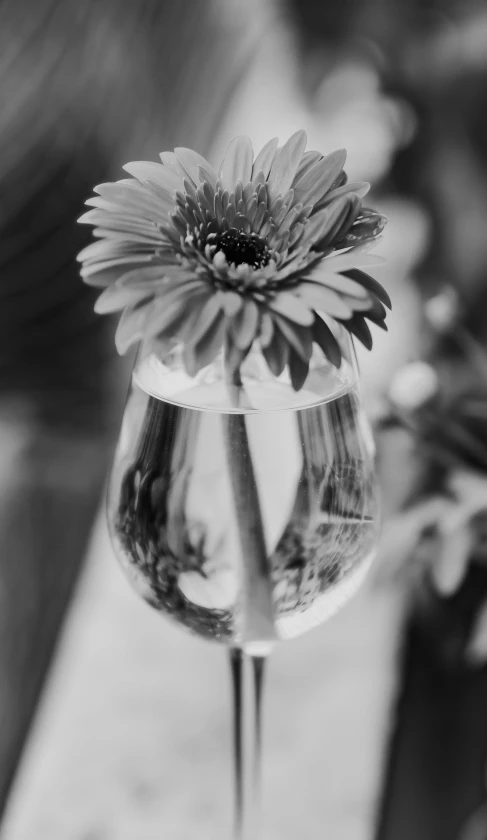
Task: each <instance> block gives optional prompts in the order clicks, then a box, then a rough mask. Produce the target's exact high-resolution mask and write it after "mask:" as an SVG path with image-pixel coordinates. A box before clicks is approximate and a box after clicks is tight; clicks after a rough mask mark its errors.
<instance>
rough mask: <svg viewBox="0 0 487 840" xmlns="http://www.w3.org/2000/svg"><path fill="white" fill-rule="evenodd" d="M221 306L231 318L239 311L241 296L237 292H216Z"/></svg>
mask: <svg viewBox="0 0 487 840" xmlns="http://www.w3.org/2000/svg"><path fill="white" fill-rule="evenodd" d="M218 296H219V298H220V303H221V306H222V308H223V310H224V312H225V315H228V317H229V318H233V316H234V315H236V314H237V312H240V310H241V308H242V304H243V298H242V296H241V295H239V294H238V293H237V292H218Z"/></svg>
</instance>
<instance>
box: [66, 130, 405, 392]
mask: <svg viewBox="0 0 487 840" xmlns="http://www.w3.org/2000/svg"><path fill="white" fill-rule="evenodd" d="M305 148H306V134H305V132H304V131H298V132H296V134H293V136H292V137H290V139H289V140H288V141H287V142H286V143H285V144H284V145H283V146H282V147H279V146H278V140H277V139H273V140H270V141H269V143H267V144H266V145H265V146H264V148H263V149H262V150H261V151H260V152H259V154H258V155H257V156H256V157H255V158H254V154H253V150H252V144H251V141H250V139H249V138H248V137H237V138H235V139H234V140H232V142H231V143H230V145H229V147H228V150H227V152H226V154H225V157H224V159H223V161H222V163H221V166H220V168H219V169H218V170H215V169H214V168H213V167H212V166H211V164H210V163H209V162H208V161H207V160H205V158H203V157H201V155H199V154H197V153H196V152H194V151H192V150H190V149H184V148H177V149H175V150H174V152H163V153H162V154H161V156H160V157H161V163H154V162H147V161H138V162H134V163H128V164H126V165H125V166H124V169H125V170H126V171H127V172H128V173H129V174H130V175H131V176H132V177H131V178H129V179H126V180H121V181H116V182H115V183H108V184H101V185H100V186H98V187H95V192H96V193H97V194H98V195H97V196H96V197H94V198H90V199H89V200H88V201H87V202H86V203H87V204H88V205H90V206H91V207H92V208H93V209H91V210H89V211H88V212H87V213H85V214H84V215H83V216H82V217H81V219H80V222H84V223H88V224H92V225H95V230H94V235H95V236H96V237H97V240H98V241H96V242H94V243H92V244H91V245H89V246H88V247H87V248H85V249H84V250H83V251H82V252H81V253H80V255H79V258H78V259H79V260H80V261H81V262H82V263H83V265H82V269H81V275H82V277H83V279H84V280H85V282H86V283H89V284H90V285H93V286H98V287H100V288H103V289H104V291H103V293H102V294H101V296H100V297H99V299H98V301H97V304H96V309H97V311H98V312H115V311H119V310H123V313H122V316H121V319H120V323H119V325H118V329H117V333H116V344H117V348H118V350H119V352H121V353H124V352H125V351H126V350H127V349H128V348H129V347H130V345H131V344H133V343H135V342H138V341H139V340H140V339H141V338H150V337H157V338H158V339H160V340H161V341H162V342H164V341H165V340H166V339H168V340H170V339H171V340H172V339H174V338H175V337H176V338H179V339H181V340H182V342H183V343H184V364H185V366H186V369H187V371H188V373H189V374H191V375H195V374H196V373H197V372H198V371H199V370H200V369H201V368H203V367H205V366H206V365H208V364H209V363H210V362H211V361H212V360H213V359H214V358H215V356H216V355H217V354H218V352H219V351H220V350H221V349H222V348H225V358H226V359H227V362H226V363H227V366H229V367H231V368H232V370H233V373H234V374H235V373H237V374H238V369H239V366H240V364H241V362H242V360H243V359H244V358H245V356H246V354H247V353H248V352H249V350H250V348H251V347H252V345H253V344H254V342H255V341H258V342H259V345H260V347H261V349H262V353H263V355H264V357H265V359H266V361H267V364H268V365H269V368H270V370H271V371H272V373H273V374H274V375H275V376H279V375H280V374H281V373H282V371H283V370H284V368H285V367H286V365H287V366H288V368H289V372H290V376H291V381H292V384H293V387H294V388H295V389H296V390H299V388H300V387H301V386H302V385H303V383H304V381H305V379H306V375H307V372H308V368H309V361H310V358H311V354H312V350H313V344H314V343H316V344H318V345H319V346H320V347H321V348H322V350H323V352H324V353H325V354H326V356H327V357H328V359H329V360H330V361H331V362H332V363H333V364H334V365H337V366H338V365H339V364H340V362H341V355H340V349H339V346H338V343H337V341H336V340H335V338H334V335H333V332H332V331H331V330H330V327H329V325H328V323H327V317H331V318H333V319H335V320H336V321H338V322H340V323H341V324H343V325H344V326H345V327H346V329H348V330H349V331H350V332H351V333H353V334H354V335H355V336H356V337H357V338H358V339H359V340H360V341H361V342H362V343H363V344H364V345H365V346H366V347H368V348H369V349H370V347H371V346H372V337H371V333H370V330H369V327H368V325H367V319H368V320H369V321H373V322H375V323H376V324H378V325H379V326H381V327H384V328H385V324H384V321H385V316H386V310H385V306H388V307H390V301H389V298H388V296H387V294H386V292H385V291H384V289H383V288H382V286H380V285H379V283H377V282H376V281H375V280H374V279H373V278H371V277H370V276H369V275H368V274H367V273H365V271H364V269H365V268H368V267H369V266H371V265H376V264H378V263H379V262H382V260H381V259H380V258H378V257H376V256H374V255H371V254H369V249H370V247H371V245H373V244H375V240H376V238H377V236H378V235H379V234H380V233H381V231H382V229H383V227H384V224H385V219H384V217H383V216H381V215H380V214H379V213H376V212H375V211H373V210H370V209H366V208H364V207H363V206H362V200H363V198H364V196H365V195H366V193H367V192H368V189H369V185H368V184H366V183H363V182H355V183H347V176H346V174H345V172H344V169H343V167H344V164H345V159H346V153H345V151H344V150H339V151H335V152H332V153H331V154H328V155H321V154H320V153H319V152H315V151H308V152H306V151H305Z"/></svg>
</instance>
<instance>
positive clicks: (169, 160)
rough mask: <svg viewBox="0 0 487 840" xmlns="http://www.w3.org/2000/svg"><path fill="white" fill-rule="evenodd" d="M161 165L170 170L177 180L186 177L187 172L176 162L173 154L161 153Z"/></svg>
mask: <svg viewBox="0 0 487 840" xmlns="http://www.w3.org/2000/svg"><path fill="white" fill-rule="evenodd" d="M159 157H160V159H161V161H162V163H163V164H164V166H167V168H168V169H171V170H172V172H174V174H175V175H177V176H178V178H181V180H182V179H183V178H185V177H186V175H187V172H186V169H185V168H184V166H183V165H182V163H181V162H180V161H179V160H178V157H177V155H176V154H175V153H174V152H161V154H160V155H159Z"/></svg>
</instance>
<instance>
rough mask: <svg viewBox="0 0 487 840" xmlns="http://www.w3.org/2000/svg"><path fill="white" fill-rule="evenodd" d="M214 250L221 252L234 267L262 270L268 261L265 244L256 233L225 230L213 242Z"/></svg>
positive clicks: (268, 256)
mask: <svg viewBox="0 0 487 840" xmlns="http://www.w3.org/2000/svg"><path fill="white" fill-rule="evenodd" d="M215 245H216V250H217V251H223V253H224V254H225V257H226V259H227V262H228V263H230V264H231V263H234V264H235V265H243V264H244V263H245V264H246V265H250V266H252V268H262V267H263V266H265V265H267V264H268V262H269V260H270V253H269V248H268V246H267V243H266V242H265V240H264V239H261V238H260V236H257V234H256V233H245V232H244V231H243V230H227V231H225V233H221V234H219V235H218V236H217V237H216V240H215Z"/></svg>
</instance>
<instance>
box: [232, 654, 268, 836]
mask: <svg viewBox="0 0 487 840" xmlns="http://www.w3.org/2000/svg"><path fill="white" fill-rule="evenodd" d="M265 661H266V657H265V656H251V655H248V654H245V653H244V652H243V651H242V650H241V649H240V648H232V650H231V651H230V667H231V673H232V687H233V709H234V718H233V738H234V773H235V829H234V840H259V836H260V810H261V757H262V694H263V679H264V666H265Z"/></svg>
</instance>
